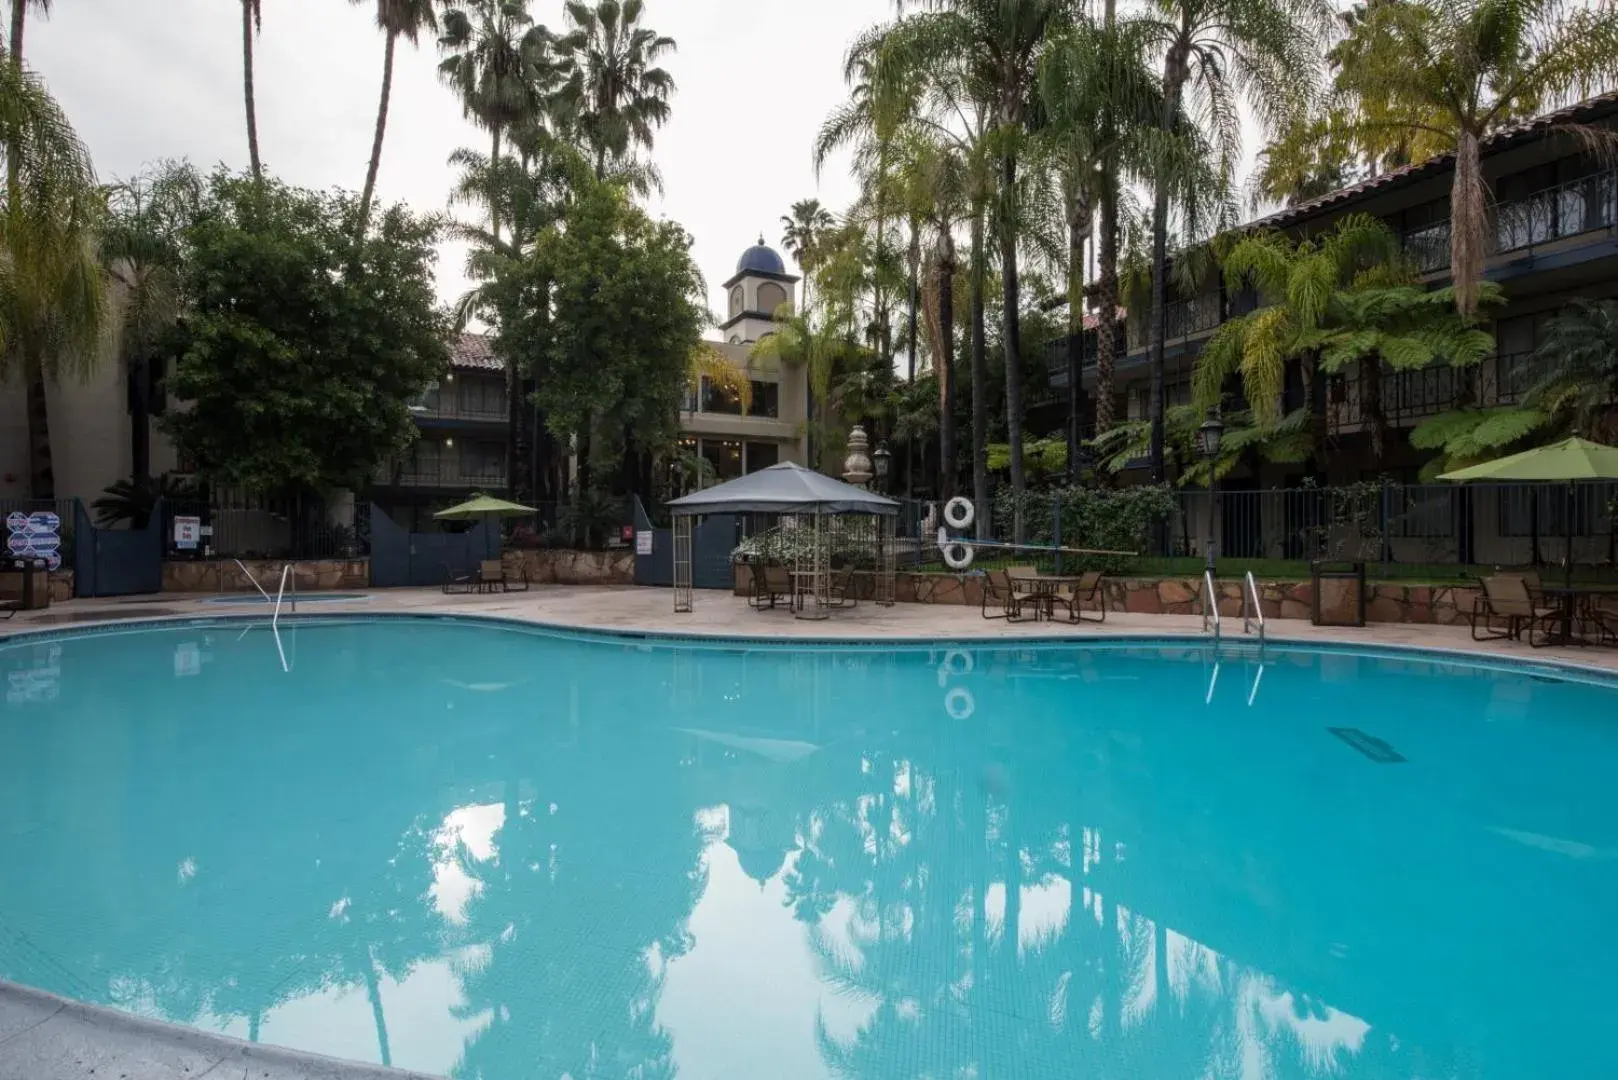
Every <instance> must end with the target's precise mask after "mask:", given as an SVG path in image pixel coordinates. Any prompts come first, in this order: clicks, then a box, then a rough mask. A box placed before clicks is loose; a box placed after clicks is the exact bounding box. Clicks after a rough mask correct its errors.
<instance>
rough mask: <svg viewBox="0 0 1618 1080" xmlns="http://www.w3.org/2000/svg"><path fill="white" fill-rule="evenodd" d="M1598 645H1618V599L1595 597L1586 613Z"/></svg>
mask: <svg viewBox="0 0 1618 1080" xmlns="http://www.w3.org/2000/svg"><path fill="white" fill-rule="evenodd" d="M1584 617H1585V620H1586V621H1587V622H1588V623H1589V625H1590V626H1591V628H1592V629H1594V630H1595V641H1596V644H1597V645H1618V597H1612V596H1593V597H1591V598H1590V605H1589V607H1587V608H1586V609H1585V612H1584Z"/></svg>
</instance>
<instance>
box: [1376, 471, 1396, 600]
mask: <svg viewBox="0 0 1618 1080" xmlns="http://www.w3.org/2000/svg"><path fill="white" fill-rule="evenodd" d="M1381 495H1382V506H1381V513H1380V515H1379V518H1380V520H1379V521H1378V523H1377V541H1378V543H1377V548H1378V551H1377V554H1378V561H1379V562H1380V563H1381V566H1382V576H1383V577H1387V576H1388V559H1389V556H1390V555H1391V554H1392V550H1391V549H1392V546H1393V545H1392V541H1391V540H1390V539H1389V538H1388V522H1389V520H1390V510H1389V506H1388V503H1389V502H1390V500H1391V499H1392V496H1393V485H1392V483H1390V482H1389V481H1388V478H1387V477H1385V476H1384V477H1383V478H1382V492H1381Z"/></svg>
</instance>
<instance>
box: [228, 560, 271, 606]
mask: <svg viewBox="0 0 1618 1080" xmlns="http://www.w3.org/2000/svg"><path fill="white" fill-rule="evenodd" d="M230 561H231V562H233V563H235V564H236V565H237V566H239V567H241V571H242V574H243V575H244V576H245V577H246V578H247V580H248V581H251V582H252V583H253V588H255V589H257V590H258V594H259V595H260V596H262V597H263V598H264V602H265V603H266V604H268V603H269V602H270V594H269V593H267V592H265V591H264V586H262V585H260V584H259V583H258V578H256V577H254V576H253V572H252V571H251V570H249V569H248V568H247V567H246V566H245V565H243V563H242V561H241V560H240V559H232V560H230ZM219 591H220V592H224V591H225V586H224V575H223V574H221V575H220V585H219Z"/></svg>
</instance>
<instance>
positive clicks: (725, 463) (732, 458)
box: [702, 439, 742, 482]
mask: <svg viewBox="0 0 1618 1080" xmlns="http://www.w3.org/2000/svg"><path fill="white" fill-rule="evenodd" d="M702 456H703V457H705V458H707V459H708V462H709V464H711V465H712V466H713V477H714V480H715V481H716V482H717V481H722V480H734V479H736V477H738V476H740V475H741V474H742V444H741V443H740V442H739V441H737V440H735V439H703V440H702Z"/></svg>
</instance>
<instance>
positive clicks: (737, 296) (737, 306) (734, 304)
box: [730, 285, 742, 319]
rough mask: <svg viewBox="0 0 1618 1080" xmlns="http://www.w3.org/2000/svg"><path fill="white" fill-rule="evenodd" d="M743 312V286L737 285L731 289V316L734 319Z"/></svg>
mask: <svg viewBox="0 0 1618 1080" xmlns="http://www.w3.org/2000/svg"><path fill="white" fill-rule="evenodd" d="M741 313H742V287H741V286H740V285H738V286H736V287H735V288H734V289H732V290H730V317H731V318H732V319H734V318H735V317H736V316H738V315H740V314H741Z"/></svg>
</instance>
